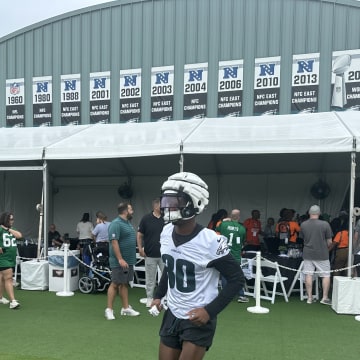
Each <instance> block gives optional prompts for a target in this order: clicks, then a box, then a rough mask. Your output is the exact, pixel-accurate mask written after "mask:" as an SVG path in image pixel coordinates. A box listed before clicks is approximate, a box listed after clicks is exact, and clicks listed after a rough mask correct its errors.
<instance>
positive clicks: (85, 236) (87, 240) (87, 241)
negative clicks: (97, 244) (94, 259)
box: [76, 213, 94, 265]
mask: <svg viewBox="0 0 360 360" xmlns="http://www.w3.org/2000/svg"><path fill="white" fill-rule="evenodd" d="M93 229H94V225H93V224H92V222H91V221H90V214H89V213H84V214H83V216H82V218H81V220H80V221H79V222H78V224H77V225H76V232H77V234H78V238H79V242H80V247H81V252H82V258H83V261H84V263H85V264H87V265H90V262H91V258H90V255H89V251H88V249H87V247H88V246H89V245H91V243H92V241H93V235H92V231H93Z"/></svg>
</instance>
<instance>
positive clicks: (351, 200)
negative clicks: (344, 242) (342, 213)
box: [347, 151, 356, 277]
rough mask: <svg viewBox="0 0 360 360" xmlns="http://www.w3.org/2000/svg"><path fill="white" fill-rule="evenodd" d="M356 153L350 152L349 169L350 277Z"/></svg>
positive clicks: (349, 269) (349, 268) (349, 272)
mask: <svg viewBox="0 0 360 360" xmlns="http://www.w3.org/2000/svg"><path fill="white" fill-rule="evenodd" d="M355 169H356V153H355V151H353V152H352V153H351V171H350V198H349V254H348V271H347V276H349V277H351V266H352V241H353V228H354V227H355V219H356V217H355V214H354V198H355V179H356V173H355Z"/></svg>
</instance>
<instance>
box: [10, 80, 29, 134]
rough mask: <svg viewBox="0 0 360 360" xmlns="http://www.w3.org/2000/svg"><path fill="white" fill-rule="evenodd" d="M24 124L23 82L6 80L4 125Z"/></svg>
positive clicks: (21, 125) (17, 125)
mask: <svg viewBox="0 0 360 360" xmlns="http://www.w3.org/2000/svg"><path fill="white" fill-rule="evenodd" d="M24 126H25V82H24V78H22V79H8V80H6V127H24Z"/></svg>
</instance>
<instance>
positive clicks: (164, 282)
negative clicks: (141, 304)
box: [154, 269, 168, 299]
mask: <svg viewBox="0 0 360 360" xmlns="http://www.w3.org/2000/svg"><path fill="white" fill-rule="evenodd" d="M167 289H168V274H167V271H166V269H164V271H163V272H162V274H161V278H160V281H159V285H158V287H157V289H156V291H155V294H154V299H162V298H163V297H164V296H165V295H166V293H167Z"/></svg>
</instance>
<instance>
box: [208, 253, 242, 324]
mask: <svg viewBox="0 0 360 360" xmlns="http://www.w3.org/2000/svg"><path fill="white" fill-rule="evenodd" d="M208 267H214V268H215V269H216V270H218V271H219V272H220V274H221V275H222V276H224V278H225V279H226V282H227V283H226V285H225V287H224V288H223V289H222V291H220V292H219V295H218V296H217V297H216V298H215V299H214V300H213V301H212V302H211V303H209V304H208V305H206V306H205V310H206V311H207V312H208V314H209V316H210V318H213V317H215V316H216V315H217V314H218V313H219V312H220V311H222V310H223V309H224V308H225V307H226V306H227V305H228V304H229V303H230V302H231V301H232V300H233V298H234V297H235V296H236V295H237V294H238V293H239V290H240V289H241V288H242V287H244V284H245V277H244V273H243V271H242V270H241V267H240V265H239V263H238V262H237V261H236V260H235V258H234V257H233V256H232V255H231V254H228V255H225V256H223V257H221V258H219V259H216V260H213V261H211V262H210V263H209V265H208Z"/></svg>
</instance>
